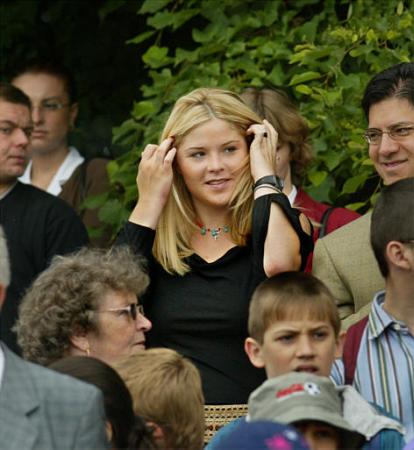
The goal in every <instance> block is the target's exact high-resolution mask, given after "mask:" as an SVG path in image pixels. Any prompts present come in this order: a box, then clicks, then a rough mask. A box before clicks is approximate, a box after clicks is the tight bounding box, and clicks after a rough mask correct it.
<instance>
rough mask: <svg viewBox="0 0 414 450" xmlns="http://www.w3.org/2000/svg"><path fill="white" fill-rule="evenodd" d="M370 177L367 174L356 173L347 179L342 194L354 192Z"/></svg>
mask: <svg viewBox="0 0 414 450" xmlns="http://www.w3.org/2000/svg"><path fill="white" fill-rule="evenodd" d="M367 179H368V175H367V174H365V173H364V174H361V175H355V176H353V177H352V178H349V179H348V180H346V181H345V184H344V186H343V188H342V194H352V193H354V192H356V191H357V190H358V189H359V188H360V187H361V186H362V185H363V184H364V183H365V182H366V181H367Z"/></svg>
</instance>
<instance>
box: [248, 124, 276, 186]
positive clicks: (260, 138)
mask: <svg viewBox="0 0 414 450" xmlns="http://www.w3.org/2000/svg"><path fill="white" fill-rule="evenodd" d="M247 135H253V136H254V138H253V141H252V143H251V145H250V170H251V172H252V177H253V179H254V181H257V180H258V179H259V178H262V177H265V176H267V175H275V174H276V149H277V141H278V133H277V131H276V130H275V129H274V128H273V126H272V125H271V124H270V122H268V121H267V120H266V119H265V120H263V122H262V123H255V124H253V125H251V126H250V127H249V128H248V129H247Z"/></svg>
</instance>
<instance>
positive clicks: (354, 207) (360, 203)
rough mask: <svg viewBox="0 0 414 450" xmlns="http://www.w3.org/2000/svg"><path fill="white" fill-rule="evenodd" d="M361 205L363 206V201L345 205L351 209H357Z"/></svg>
mask: <svg viewBox="0 0 414 450" xmlns="http://www.w3.org/2000/svg"><path fill="white" fill-rule="evenodd" d="M363 206H365V202H355V203H349V204H348V205H346V207H347V208H348V209H350V210H351V211H358V210H359V209H361V208H362V207H363Z"/></svg>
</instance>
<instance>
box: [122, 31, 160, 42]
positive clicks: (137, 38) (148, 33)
mask: <svg viewBox="0 0 414 450" xmlns="http://www.w3.org/2000/svg"><path fill="white" fill-rule="evenodd" d="M154 34H155V31H145V33H141V34H139V35H138V36H135V37H134V38H132V39H129V40H127V41H126V44H139V43H140V42H144V41H145V40H147V39H148V38H150V37H151V36H153V35H154Z"/></svg>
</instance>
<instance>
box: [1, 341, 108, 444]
mask: <svg viewBox="0 0 414 450" xmlns="http://www.w3.org/2000/svg"><path fill="white" fill-rule="evenodd" d="M1 348H2V350H3V353H4V359H5V361H4V372H3V379H2V382H1V385H0V450H32V449H39V450H40V449H41V450H49V449H50V450H59V449H62V450H63V449H65V450H70V449H76V450H81V449H82V450H92V449H96V450H98V449H108V448H109V444H108V441H107V439H106V435H105V413H104V409H103V401H102V394H101V392H99V390H98V389H97V388H95V387H94V386H92V385H89V384H86V383H83V382H82V381H79V380H75V379H74V378H71V377H69V376H66V375H61V374H58V373H56V372H53V371H52V370H49V369H46V368H44V367H41V366H38V365H36V364H32V363H29V362H27V361H24V360H23V359H21V358H20V357H18V356H16V355H15V354H14V353H12V352H11V351H10V350H9V349H7V347H6V346H5V345H2V347H1Z"/></svg>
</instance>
